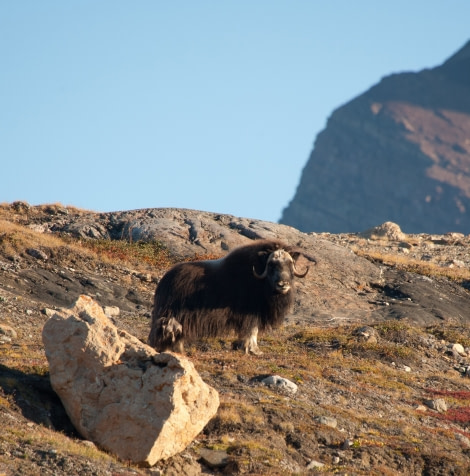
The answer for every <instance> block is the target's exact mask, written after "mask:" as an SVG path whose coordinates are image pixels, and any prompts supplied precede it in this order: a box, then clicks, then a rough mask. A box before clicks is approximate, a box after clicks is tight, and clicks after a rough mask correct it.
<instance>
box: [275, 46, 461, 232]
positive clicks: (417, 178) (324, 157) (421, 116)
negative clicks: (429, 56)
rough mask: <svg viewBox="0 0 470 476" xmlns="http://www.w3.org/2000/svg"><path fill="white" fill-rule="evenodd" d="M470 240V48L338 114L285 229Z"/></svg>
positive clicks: (387, 84) (319, 144)
mask: <svg viewBox="0 0 470 476" xmlns="http://www.w3.org/2000/svg"><path fill="white" fill-rule="evenodd" d="M385 221H393V222H395V223H398V224H399V225H400V226H401V228H402V229H403V231H405V232H407V233H421V232H426V233H446V232H461V233H470V41H469V42H467V43H466V44H465V46H464V47H463V48H462V49H460V50H459V51H458V52H457V53H455V54H454V55H453V56H451V57H450V58H449V59H448V60H447V61H445V62H444V63H443V64H442V65H440V66H437V67H435V68H432V69H425V70H423V71H420V72H417V73H413V72H406V73H398V74H392V75H390V76H388V77H385V78H383V79H382V80H381V81H380V82H379V83H378V84H377V85H375V86H373V87H372V88H371V89H369V90H368V91H366V92H365V93H364V94H361V95H360V96H358V97H357V98H355V99H353V100H352V101H350V102H349V103H347V104H345V105H344V106H342V107H340V108H338V109H337V110H335V111H334V112H333V114H332V115H331V117H330V118H329V120H328V122H327V126H326V128H325V129H324V130H323V131H322V132H320V133H319V134H318V136H317V138H316V141H315V144H314V148H313V151H312V153H311V155H310V157H309V159H308V161H307V164H306V165H305V168H304V170H303V171H302V175H301V179H300V183H299V185H298V188H297V191H296V193H295V195H294V198H293V199H292V201H291V202H290V203H289V205H288V206H287V207H286V208H285V209H284V210H283V213H282V217H281V219H280V223H283V224H286V225H291V226H293V227H295V228H298V229H300V230H302V231H328V232H332V233H341V232H358V231H361V230H364V229H367V228H370V227H372V226H374V225H376V224H377V223H383V222H385Z"/></svg>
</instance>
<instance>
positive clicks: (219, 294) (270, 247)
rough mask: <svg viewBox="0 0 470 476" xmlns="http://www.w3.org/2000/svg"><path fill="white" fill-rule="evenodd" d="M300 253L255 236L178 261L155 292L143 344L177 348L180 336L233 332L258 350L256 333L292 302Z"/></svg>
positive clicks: (245, 344) (284, 312)
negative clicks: (203, 257) (222, 252)
mask: <svg viewBox="0 0 470 476" xmlns="http://www.w3.org/2000/svg"><path fill="white" fill-rule="evenodd" d="M299 255H300V252H299V251H298V250H295V249H293V248H291V247H289V246H287V245H285V244H283V243H281V242H280V241H276V240H257V241H255V242H253V243H252V244H249V245H246V246H242V247H240V248H237V249H235V250H233V251H232V252H231V253H229V254H228V255H226V256H225V257H224V258H221V259H218V260H207V261H194V262H187V263H180V264H177V265H176V266H174V267H173V268H172V269H170V270H169V271H168V272H167V273H166V274H165V275H164V276H163V278H162V279H161V281H160V282H159V284H158V286H157V289H156V291H155V299H154V307H153V312H152V326H151V330H150V334H149V344H150V345H151V346H153V347H155V348H156V349H157V350H159V351H164V350H168V349H169V350H174V351H177V352H182V351H183V341H184V340H189V341H191V340H195V339H198V338H202V337H216V336H226V335H227V334H228V333H230V332H232V331H234V332H235V333H237V334H238V337H239V338H240V339H242V342H243V344H242V345H243V347H244V350H245V352H252V353H255V354H258V353H260V352H259V349H258V345H257V334H258V330H259V331H265V330H267V329H270V328H276V327H279V326H280V325H281V324H282V322H283V320H284V318H285V316H286V315H287V313H288V312H289V311H290V309H291V307H292V304H293V301H294V277H295V276H297V277H304V276H305V275H306V274H307V272H308V267H307V269H306V271H305V272H303V273H299V272H298V271H297V270H296V268H295V262H296V261H297V259H298V257H299Z"/></svg>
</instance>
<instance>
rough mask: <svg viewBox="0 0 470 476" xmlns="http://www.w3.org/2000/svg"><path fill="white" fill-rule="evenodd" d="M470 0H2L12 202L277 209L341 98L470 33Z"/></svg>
mask: <svg viewBox="0 0 470 476" xmlns="http://www.w3.org/2000/svg"><path fill="white" fill-rule="evenodd" d="M469 19H470V2H469V1H468V0H449V1H441V0H440V1H437V0H436V1H435V0H411V1H410V0H394V1H393V2H392V1H389V2H381V1H377V0H373V1H372V0H370V1H365V0H360V1H359V0H358V1H351V0H337V1H335V0H332V1H319V0H318V1H315V0H303V1H296V0H292V1H287V0H285V1H276V0H232V1H229V0H227V1H225V0H224V1H221V0H213V1H201V0H198V1H196V0H182V1H175V2H173V1H158V0H152V1H149V0H140V1H134V2H131V1H122V0H112V1H111V0H109V1H108V0H92V1H91V0H75V1H73V0H67V1H64V0H55V1H51V0H0V58H1V66H0V165H1V167H0V202H12V201H14V200H25V201H27V202H29V203H31V204H34V205H36V204H42V203H56V202H60V203H62V204H63V205H74V206H77V207H80V208H85V209H89V210H95V211H116V210H130V209H135V208H151V207H183V208H192V209H199V210H207V211H214V212H220V213H229V214H233V215H236V216H242V217H250V218H259V219H264V220H269V221H277V220H278V219H279V218H280V215H281V212H282V209H283V208H284V207H285V206H286V205H287V204H288V202H289V201H290V200H291V199H292V197H293V196H294V193H295V190H296V187H297V185H298V182H299V179H300V175H301V172H302V168H303V167H304V165H305V163H306V161H307V159H308V156H309V154H310V151H311V149H312V147H313V142H314V140H315V137H316V135H317V134H318V133H319V132H320V131H321V130H322V129H323V128H324V127H325V124H326V120H327V118H328V117H329V116H330V114H331V113H332V112H333V110H334V109H336V108H337V107H339V106H340V105H342V104H344V103H345V102H348V101H349V100H351V99H352V98H353V97H355V96H357V95H359V94H360V93H362V92H364V91H365V90H367V89H368V88H369V87H371V86H372V85H373V84H375V83H377V82H378V81H379V80H380V79H381V78H382V77H383V76H386V75H389V74H391V73H393V72H399V71H419V70H421V69H423V68H428V67H433V66H436V65H438V64H440V63H442V62H443V61H444V60H445V59H446V58H448V57H449V56H451V55H452V54H453V53H455V51H457V50H458V49H459V48H461V47H462V46H463V45H464V43H465V42H466V41H467V40H468V39H470V27H469V25H470V23H469Z"/></svg>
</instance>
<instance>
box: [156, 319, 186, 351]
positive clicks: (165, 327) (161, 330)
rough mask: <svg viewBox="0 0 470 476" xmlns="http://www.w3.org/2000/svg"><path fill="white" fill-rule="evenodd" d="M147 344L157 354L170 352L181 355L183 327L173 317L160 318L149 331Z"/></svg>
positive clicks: (182, 349)
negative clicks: (154, 349)
mask: <svg viewBox="0 0 470 476" xmlns="http://www.w3.org/2000/svg"><path fill="white" fill-rule="evenodd" d="M149 344H150V345H152V346H153V347H155V348H156V349H157V350H158V351H159V352H164V351H166V350H172V351H174V352H179V353H180V354H182V353H183V352H184V345H183V327H182V326H181V324H180V323H179V322H178V321H177V320H176V319H175V318H174V317H161V318H160V319H158V320H157V322H156V323H155V325H154V326H152V329H151V331H150V336H149Z"/></svg>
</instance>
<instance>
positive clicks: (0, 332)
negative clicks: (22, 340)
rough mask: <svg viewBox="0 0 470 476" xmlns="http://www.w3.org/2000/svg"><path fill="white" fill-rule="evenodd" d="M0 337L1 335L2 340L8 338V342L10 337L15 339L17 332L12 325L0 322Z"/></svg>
mask: <svg viewBox="0 0 470 476" xmlns="http://www.w3.org/2000/svg"><path fill="white" fill-rule="evenodd" d="M0 337H3V340H4V341H5V338H7V339H9V340H8V342H11V339H16V338H17V337H18V334H17V333H16V331H15V329H13V327H10V326H7V325H6V324H0ZM5 342H6V341H5Z"/></svg>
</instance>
